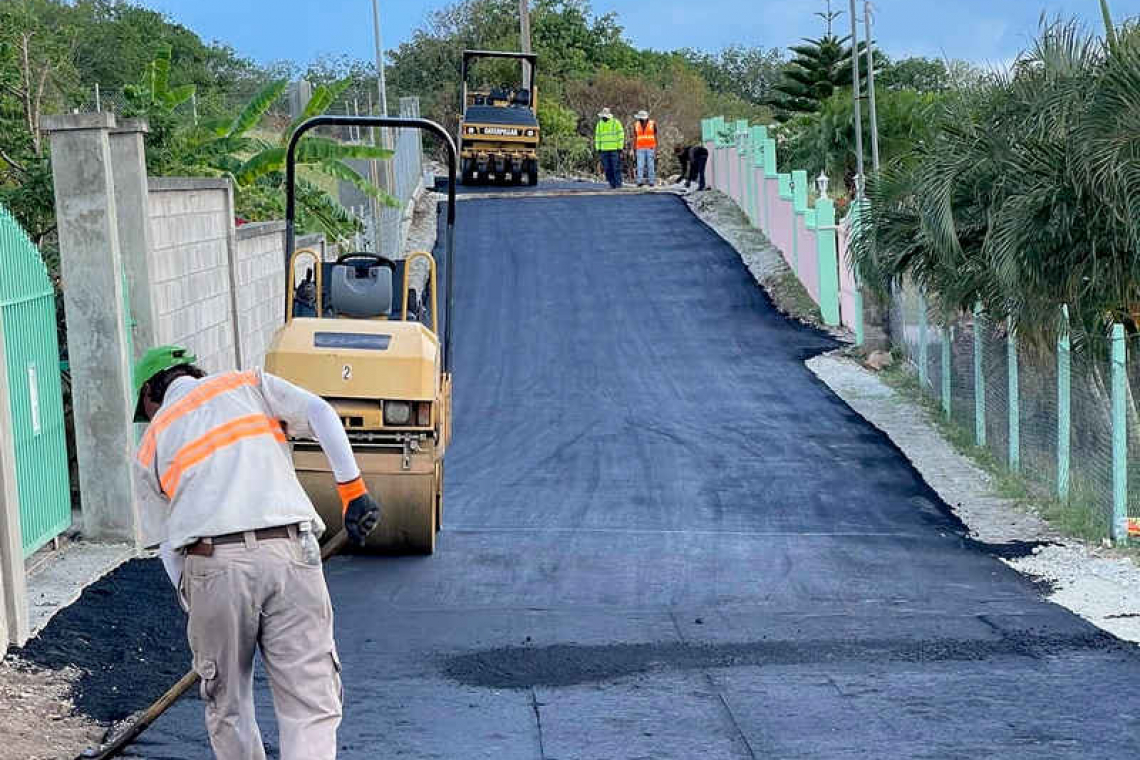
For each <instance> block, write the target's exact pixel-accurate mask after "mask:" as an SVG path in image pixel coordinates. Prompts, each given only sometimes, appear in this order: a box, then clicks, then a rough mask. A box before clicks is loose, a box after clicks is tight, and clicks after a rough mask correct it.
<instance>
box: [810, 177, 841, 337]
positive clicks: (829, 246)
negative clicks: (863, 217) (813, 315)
mask: <svg viewBox="0 0 1140 760" xmlns="http://www.w3.org/2000/svg"><path fill="white" fill-rule="evenodd" d="M835 233H836V230H835V204H834V203H833V202H832V200H831V199H830V198H820V199H819V200H817V201H816V202H815V239H816V255H817V256H818V257H819V311H820V314H821V315H822V316H823V323H824V324H826V325H830V326H832V327H836V326H838V325H839V249H838V244H837V242H836V238H835Z"/></svg>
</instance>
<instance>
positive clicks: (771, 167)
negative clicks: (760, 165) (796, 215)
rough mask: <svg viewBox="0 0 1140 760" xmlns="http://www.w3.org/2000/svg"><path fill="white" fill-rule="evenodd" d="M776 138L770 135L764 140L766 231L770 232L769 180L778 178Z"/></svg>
mask: <svg viewBox="0 0 1140 760" xmlns="http://www.w3.org/2000/svg"><path fill="white" fill-rule="evenodd" d="M778 174H779V173H778V172H777V171H776V140H775V138H772V137H769V138H768V139H767V140H765V141H764V231H765V232H767V233H769V234H770V231H771V229H772V204H771V201H772V199H771V198H769V197H768V185H769V184H770V183H769V182H768V180H770V179H776V177H777V176H778Z"/></svg>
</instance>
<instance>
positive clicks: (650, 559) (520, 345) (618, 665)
mask: <svg viewBox="0 0 1140 760" xmlns="http://www.w3.org/2000/svg"><path fill="white" fill-rule="evenodd" d="M459 223H460V227H459V232H458V235H457V240H458V264H457V266H456V281H457V283H458V284H459V290H458V294H457V299H456V304H457V311H456V314H455V320H456V321H455V326H456V332H455V335H456V341H457V354H456V364H455V393H456V397H455V410H456V417H455V441H454V444H453V448H452V449H451V451H450V452H449V454H448V458H447V492H446V499H445V513H444V521H445V528H444V531H443V533H442V536H441V541H440V545H439V550H438V554H437V555H436V556H434V557H430V558H404V559H381V558H361V557H353V558H339V559H336V560H334V561H332V562H331V563H330V564H329V567H328V577H329V582H330V586H331V589H332V593H333V597H334V602H335V606H336V614H337V641H338V643H339V648H340V655H341V658H342V660H343V663H344V683H345V691H346V697H347V704H346V710H345V719H344V724H343V727H342V730H341V737H342V738H341V743H342V750H343V751H342V752H341V757H342V758H359V759H361V760H363V759H365V758H368V759H369V760H371V759H373V758H454V759H456V760H473V759H475V758H488V759H489V760H516V759H526V760H539V759H545V760H578V759H579V758H581V759H582V760H617V759H619V758H620V759H627V760H640V759H646V760H649V759H652V760H664V759H666V758H677V759H678V760H680V759H682V758H684V759H696V758H702V759H704V758H707V759H710V760H711V759H719V758H854V757H867V758H978V757H994V758H1006V759H1008V758H1035V759H1036V758H1081V759H1082V760H1085V759H1087V758H1135V757H1137V756H1138V755H1140V657H1137V655H1136V654H1135V653H1134V652H1133V649H1132V648H1131V647H1126V646H1124V645H1122V644H1119V643H1117V642H1116V641H1115V640H1114V639H1111V638H1109V637H1107V636H1105V635H1103V634H1100V633H1099V632H1098V631H1097V630H1096V629H1094V628H1092V627H1091V626H1089V625H1088V624H1086V623H1084V622H1083V621H1081V620H1079V619H1078V618H1076V617H1074V616H1073V615H1071V614H1069V613H1068V612H1066V611H1065V610H1063V609H1061V608H1059V607H1056V606H1054V605H1052V604H1048V603H1046V602H1044V601H1042V600H1041V598H1040V596H1039V594H1038V592H1037V589H1035V587H1034V585H1033V584H1032V583H1031V582H1030V581H1028V580H1026V579H1025V578H1023V577H1021V576H1019V575H1017V574H1016V573H1014V572H1013V571H1012V570H1010V569H1008V568H1007V567H1006V566H1005V565H1003V564H1002V563H1001V562H1000V561H998V560H997V559H995V558H993V557H991V556H989V555H988V554H987V553H986V552H985V551H984V550H983V548H979V547H977V546H975V545H971V544H969V543H968V542H966V541H964V540H963V539H962V537H961V533H960V531H961V526H960V524H958V523H957V522H956V521H955V520H954V519H953V518H952V517H949V516H948V514H947V512H946V510H945V509H944V507H943V505H941V504H940V503H939V502H938V500H937V497H936V496H935V495H934V494H933V493H932V492H931V491H930V489H929V488H928V487H927V486H926V485H925V484H924V483H923V482H922V481H921V480H920V479H919V478H918V477H917V475H916V474H915V472H914V470H912V469H911V467H910V466H909V465H908V464H907V462H906V460H905V459H904V458H903V457H902V456H901V454H900V453H899V452H898V451H897V450H896V449H895V448H894V447H893V446H892V445H891V444H890V443H889V442H888V441H887V440H886V438H885V437H884V436H882V435H881V434H880V433H878V432H877V431H876V430H874V429H873V428H871V427H870V426H869V425H867V424H866V423H865V422H863V421H862V420H861V418H859V417H857V416H856V415H855V414H854V413H853V412H852V411H851V410H850V409H848V408H847V407H846V406H845V405H844V404H843V403H841V402H840V401H839V400H838V399H836V398H835V397H834V396H833V395H832V394H831V393H830V392H829V391H828V390H827V389H826V388H825V387H823V386H822V385H821V384H820V383H819V382H818V381H817V380H816V379H815V378H814V377H813V376H812V375H811V374H810V373H809V371H808V370H807V369H806V368H805V367H804V366H803V360H804V358H805V357H807V356H809V355H811V354H813V353H814V352H818V351H820V350H821V349H824V348H826V347H828V346H829V345H831V344H830V342H829V340H828V339H826V338H825V337H823V336H821V335H820V334H818V333H816V332H813V331H811V330H809V329H807V328H804V327H801V326H797V325H793V324H790V323H789V322H787V321H786V320H784V319H783V318H782V317H780V316H779V315H778V314H777V313H776V312H775V311H774V310H773V307H772V305H771V304H770V303H769V302H768V300H767V299H766V298H765V297H764V296H763V295H762V294H761V292H760V291H759V290H758V289H757V287H756V286H755V285H754V283H753V282H752V280H751V278H750V277H749V275H748V273H747V272H746V271H745V269H744V267H743V266H742V265H741V263H740V261H739V259H738V257H737V255H736V254H735V253H734V252H733V251H732V250H731V249H730V248H729V247H728V246H727V245H726V244H724V243H723V242H722V241H721V240H720V239H719V238H718V237H717V236H716V235H715V234H713V233H712V232H711V231H710V230H709V229H708V228H706V227H705V226H704V225H703V224H701V223H700V222H699V221H698V220H697V219H696V218H695V217H693V216H692V215H691V214H690V213H689V212H688V211H687V210H686V208H685V207H684V206H683V204H682V203H681V202H680V201H679V200H677V199H676V198H672V197H667V196H636V195H632V196H631V195H624V196H621V197H578V198H573V197H569V198H531V199H527V198H518V199H506V200H490V199H488V200H481V201H476V202H468V203H464V204H462V205H461V206H460V219H459ZM258 689H259V695H260V697H259V699H260V709H261V714H262V716H263V720H262V727H263V730H264V733H265V735H266V740H267V742H268V743H269V745H270V747H271V750H272V753H271V754H273V756H276V754H275V752H276V749H275V746H276V736H275V731H274V726H273V718H272V710H271V702H270V696H269V693H268V690H267V688H266V686H265V683H264V680H262V681H261V682H259V686H258ZM201 710H202V705H201V703H200V702H198V701H197V700H196V699H184V700H183V701H182V702H180V703H179V704H178V705H177V706H176V707H175V709H173V710H172V711H171V712H170V713H169V714H168V715H167V716H166V717H165V718H163V719H162V720H161V721H160V722H159V723H158V724H157V725H156V726H155V727H154V728H153V729H151V731H150V732H149V733H147V734H146V735H145V736H144V738H143V740H142V741H140V743H139V744H138V745H137V746H136V747H135V749H134V750H133V751H134V753H135V754H134V756H136V757H148V758H166V759H172V758H185V759H186V760H190V759H191V758H194V759H197V758H203V757H207V756H208V750H207V745H206V739H205V730H204V728H203V725H202V718H201Z"/></svg>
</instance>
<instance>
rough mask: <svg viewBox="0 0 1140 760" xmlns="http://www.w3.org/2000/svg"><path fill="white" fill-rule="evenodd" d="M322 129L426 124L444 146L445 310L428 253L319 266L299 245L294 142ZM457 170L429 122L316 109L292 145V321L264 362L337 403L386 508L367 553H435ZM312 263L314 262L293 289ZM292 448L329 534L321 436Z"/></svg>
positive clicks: (333, 504)
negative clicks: (419, 275)
mask: <svg viewBox="0 0 1140 760" xmlns="http://www.w3.org/2000/svg"><path fill="white" fill-rule="evenodd" d="M325 126H334V127H343V126H356V127H366V128H368V127H393V128H411V129H419V130H422V131H424V132H427V133H429V134H432V135H435V136H436V137H438V138H439V139H440V140H441V142H443V144H444V146H445V147H446V149H447V155H448V193H447V227H446V232H445V235H446V237H445V240H444V262H443V263H444V266H443V269H444V272H443V280H444V287H443V296H444V303H445V304H446V309H445V311H444V312H442V313H441V312H440V310H439V306H440V304H439V302H438V295H437V294H439V293H440V290H439V288H438V287H437V282H436V278H437V266H436V261H435V259H434V258H433V257H432V255H431V254H430V253H428V252H426V251H418V252H415V253H413V254H411V255H410V256H409V257H408V258H407V259H405V260H404V261H403V262H400V263H398V262H395V261H391V260H389V259H386V258H384V257H382V256H377V255H376V254H373V253H348V254H345V255H342V256H340V257H339V258H337V260H336V261H335V262H322V261H321V260H320V257H319V256H318V255H317V254H316V253H315V252H314V251H312V250H310V249H301V250H297V249H296V247H295V234H294V219H295V214H296V199H295V196H294V182H295V179H296V161H295V154H296V148H297V143H298V141H299V140H300V139H302V137H303V136H304V135H305V133H307V132H309V131H310V130H312V129H316V128H318V127H325ZM455 173H456V150H455V145H454V143H453V142H452V140H451V138H450V137H449V136H448V134H447V133H446V132H445V131H444V130H443V128H442V127H440V126H439V125H438V124H436V123H434V122H431V121H428V120H426V119H406V118H394V117H393V118H389V117H369V116H317V117H314V118H311V119H309V120H308V121H306V122H304V123H303V124H302V125H301V126H300V127H298V128H297V130H296V131H295V132H294V133H293V136H292V138H291V140H290V141H289V145H288V149H287V154H286V164H285V175H286V176H285V188H286V210H285V224H286V231H285V235H286V252H287V256H288V258H287V261H288V267H287V271H286V278H287V280H288V283H287V287H286V304H285V325H284V326H283V327H282V328H281V329H280V330H279V331H278V333H277V335H276V336H275V337H274V339H273V342H272V343H271V344H270V347H269V350H268V352H267V353H266V357H265V368H266V370H267V371H269V372H271V373H273V374H275V375H277V376H279V377H283V378H285V379H286V380H289V381H290V382H293V383H295V384H297V385H299V386H301V387H302V388H305V389H307V390H309V391H311V392H313V393H315V394H317V395H319V396H321V397H322V398H324V399H325V400H327V401H328V402H329V403H330V404H332V406H333V407H334V408H335V409H336V410H337V414H338V415H339V416H340V419H341V422H342V423H343V424H344V428H345V431H346V432H347V433H348V437H349V440H350V441H351V442H352V447H353V451H354V452H355V453H356V459H357V461H358V462H359V464H360V469H361V473H362V475H363V476H364V480H365V482H366V483H367V484H368V489H369V491H370V492H371V493H373V494H375V495H377V496H378V497H379V500H380V502H381V505H382V506H383V518H382V519H381V522H380V525H379V527H378V528H377V529H376V531H375V532H374V533H373V534H372V535H371V536H370V537H369V539H368V544H367V546H366V547H365V548H364V551H366V552H369V553H384V554H431V553H432V552H434V551H435V542H436V533H437V532H438V531H439V529H440V526H441V524H442V519H443V462H444V452H445V451H446V449H447V443H448V440H449V438H450V434H451V322H452V320H451V314H452V308H451V306H452V273H453V271H454V269H453V257H454V251H453V248H454V228H455ZM306 258H310V259H312V260H313V262H314V264H313V266H312V268H311V269H310V270H309V272H307V273H306V275H305V277H304V279H303V280H302V281H301V283H300V284H298V277H297V272H298V269H299V268H300V267H301V266H303V262H304V261H305V260H306ZM401 264H402V266H401ZM415 266H419V267H420V268H422V269H426V271H427V281H426V285H425V286H424V287H421V288H419V289H418V290H417V289H415V288H413V283H412V282H411V278H410V276H409V275H410V273H411V271H412V270H413V268H414V267H415ZM401 272H402V276H400V274H399V273H401ZM397 287H398V288H399V290H397ZM299 301H300V302H303V303H299ZM301 314H305V316H301ZM291 445H292V449H293V463H294V466H295V467H296V470H297V476H298V477H299V478H300V481H301V484H302V485H303V486H304V488H305V490H306V491H307V492H308V494H309V497H310V498H311V499H312V501H313V504H314V505H315V506H316V508H317V511H318V512H320V515H321V518H322V519H323V520H324V521H325V523H326V525H327V527H328V530H329V531H336V530H339V529H340V527H341V525H342V524H343V520H342V516H341V505H340V499H339V497H338V496H337V493H336V487H335V484H334V483H333V478H332V475H331V473H330V471H329V470H330V468H329V466H328V462H327V461H326V459H325V456H324V454H323V453H322V452H321V450H320V447H319V446H318V445H317V444H316V442H315V441H311V440H305V439H303V438H291Z"/></svg>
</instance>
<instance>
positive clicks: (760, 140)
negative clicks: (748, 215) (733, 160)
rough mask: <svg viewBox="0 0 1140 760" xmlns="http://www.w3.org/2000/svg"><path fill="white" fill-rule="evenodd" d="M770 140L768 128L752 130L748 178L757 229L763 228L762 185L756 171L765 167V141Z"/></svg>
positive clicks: (753, 218) (753, 219)
mask: <svg viewBox="0 0 1140 760" xmlns="http://www.w3.org/2000/svg"><path fill="white" fill-rule="evenodd" d="M767 139H768V128H767V127H761V126H755V127H753V128H752V151H751V153H750V154H749V159H750V160H749V161H748V178H749V181H750V182H751V183H752V223H753V224H754V225H755V226H756V227H763V224H764V222H763V219H762V216H763V215H762V214H761V213H760V195H761V186H762V183H761V182H760V181H759V180H758V179H757V177H756V170H757V169H762V168H763V166H764V141H765V140H767Z"/></svg>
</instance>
